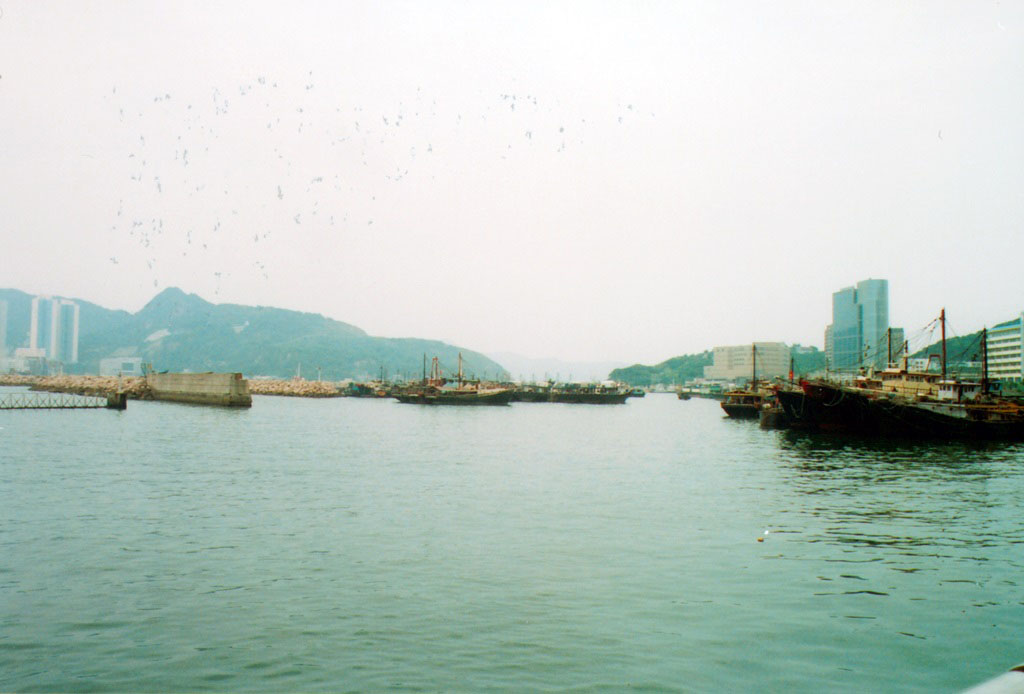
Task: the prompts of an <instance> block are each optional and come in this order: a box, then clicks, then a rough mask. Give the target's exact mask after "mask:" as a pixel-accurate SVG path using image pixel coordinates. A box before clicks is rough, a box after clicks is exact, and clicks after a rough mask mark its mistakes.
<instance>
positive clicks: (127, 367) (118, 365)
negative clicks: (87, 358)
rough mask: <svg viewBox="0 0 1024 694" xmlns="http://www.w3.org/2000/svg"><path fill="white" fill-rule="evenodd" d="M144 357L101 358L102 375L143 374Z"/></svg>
mask: <svg viewBox="0 0 1024 694" xmlns="http://www.w3.org/2000/svg"><path fill="white" fill-rule="evenodd" d="M143 375H144V374H143V373H142V357H110V358H108V359H100V376H143Z"/></svg>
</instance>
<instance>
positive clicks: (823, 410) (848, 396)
mask: <svg viewBox="0 0 1024 694" xmlns="http://www.w3.org/2000/svg"><path fill="white" fill-rule="evenodd" d="M778 401H779V404H780V405H781V406H782V408H783V410H784V411H785V413H786V416H787V418H788V419H789V420H790V423H791V426H792V427H793V428H799V429H807V430H812V431H822V432H837V433H848V434H857V435H864V436H883V437H887V438H925V439H933V440H956V439H993V440H1008V441H1024V408H1021V407H1020V406H1013V405H1000V404H998V403H997V404H985V403H955V402H940V401H934V400H931V401H929V400H925V401H918V400H910V399H907V398H901V397H895V396H890V395H887V394H885V393H876V392H872V391H870V390H860V389H857V388H846V387H842V386H839V385H834V384H827V383H819V382H816V383H805V384H803V386H802V389H801V390H780V391H779V393H778Z"/></svg>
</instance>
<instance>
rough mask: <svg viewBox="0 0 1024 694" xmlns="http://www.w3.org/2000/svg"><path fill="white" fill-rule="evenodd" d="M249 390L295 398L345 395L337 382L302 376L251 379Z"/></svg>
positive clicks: (260, 393) (254, 392) (257, 393)
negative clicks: (284, 378)
mask: <svg viewBox="0 0 1024 694" xmlns="http://www.w3.org/2000/svg"><path fill="white" fill-rule="evenodd" d="M249 392H250V393H252V394H253V395H284V396H288V397H295V398H337V397H341V396H342V395H344V393H343V392H342V390H341V388H339V387H338V384H337V383H332V382H331V381H307V380H305V379H302V378H292V379H288V380H283V379H259V380H255V379H254V380H250V381H249Z"/></svg>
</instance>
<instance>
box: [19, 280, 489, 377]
mask: <svg viewBox="0 0 1024 694" xmlns="http://www.w3.org/2000/svg"><path fill="white" fill-rule="evenodd" d="M0 299H6V300H7V301H8V305H9V308H8V318H9V320H8V335H7V346H8V348H9V349H11V348H14V347H19V346H25V345H27V344H28V331H29V322H30V316H31V301H32V297H31V296H30V295H28V294H25V293H24V292H18V291H16V290H0ZM75 301H76V302H77V303H78V304H79V306H80V307H81V308H80V329H79V362H78V364H73V365H66V366H65V370H66V371H68V372H72V373H98V371H99V362H100V360H101V359H104V358H107V357H115V356H116V357H141V358H142V360H143V361H144V362H147V363H152V365H153V368H154V369H156V370H158V371H240V372H242V373H243V374H245V375H246V376H247V377H253V376H269V377H276V378H288V377H291V376H294V375H296V374H297V373H298V371H299V370H300V369H301V372H302V375H303V376H304V377H306V378H315V377H317V376H318V375H319V376H320V377H322V378H323V379H325V380H341V379H345V378H354V379H369V378H374V377H377V376H379V375H380V373H381V370H382V369H383V370H384V372H385V375H387V376H388V377H394V376H396V375H399V376H406V377H411V378H418V377H419V376H420V375H421V374H422V371H423V359H424V355H426V357H427V359H428V360H429V359H430V358H432V357H434V356H436V357H438V358H439V360H440V362H441V366H442V368H443V369H444V371H445V373H446V374H454V373H455V371H456V368H457V361H458V354H459V352H460V351H461V352H462V355H463V364H464V366H463V368H464V371H465V373H466V375H467V376H477V377H480V378H491V379H497V378H500V377H502V375H503V373H504V369H503V368H502V367H501V365H499V364H498V363H497V362H495V361H493V360H491V359H489V358H487V357H486V356H484V355H482V354H479V353H478V352H473V351H470V350H467V349H461V350H460V348H459V347H456V346H454V345H449V344H446V343H443V342H440V341H437V340H423V339H416V338H385V337H373V336H371V335H367V334H366V332H364V331H363V330H361V329H359V328H357V327H355V326H353V325H349V324H347V323H342V322H340V321H336V320H332V319H330V318H326V317H324V316H321V315H319V314H313V313H302V312H298V311H289V310H285V309H279V308H270V307H266V306H241V305H237V304H211V303H209V302H207V301H205V300H204V299H202V298H200V297H198V296H196V295H195V294H186V293H185V292H183V291H181V290H180V289H176V288H169V289H165V290H164V291H163V292H161V293H160V294H158V295H157V296H156V297H154V298H153V299H152V300H151V301H150V302H149V303H148V304H146V306H145V307H144V308H143V309H142V310H141V311H139V312H138V313H135V314H129V313H127V312H125V311H111V310H108V309H104V308H102V307H100V306H96V305H95V304H90V303H88V302H85V301H81V300H78V299H76V300H75Z"/></svg>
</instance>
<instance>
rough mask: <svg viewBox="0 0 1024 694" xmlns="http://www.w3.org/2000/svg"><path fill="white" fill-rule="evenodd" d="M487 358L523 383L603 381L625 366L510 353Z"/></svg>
mask: <svg viewBox="0 0 1024 694" xmlns="http://www.w3.org/2000/svg"><path fill="white" fill-rule="evenodd" d="M488 356H489V357H490V358H491V359H493V360H494V361H496V362H499V363H501V364H502V365H503V366H504V367H505V369H506V370H507V371H508V372H509V374H510V375H511V376H512V378H513V379H514V380H524V381H534V380H536V381H546V380H548V379H554V380H560V381H569V380H573V381H603V380H605V379H607V378H608V374H609V373H610V372H611V371H612V369H616V368H618V367H620V366H625V364H623V363H622V362H614V361H600V362H599V361H562V360H561V359H536V358H533V357H524V356H523V355H521V354H513V353H511V352H497V353H494V354H490V355H488Z"/></svg>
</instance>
